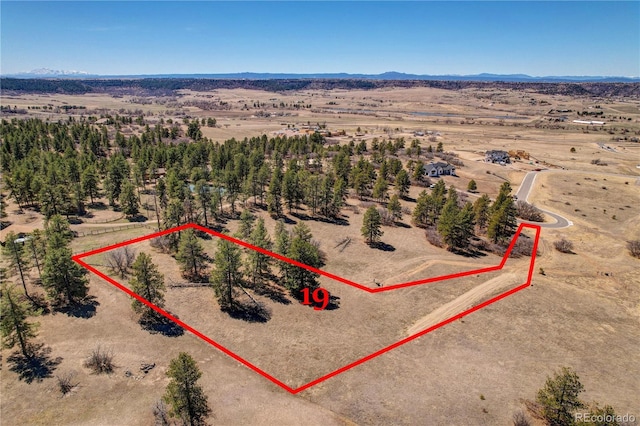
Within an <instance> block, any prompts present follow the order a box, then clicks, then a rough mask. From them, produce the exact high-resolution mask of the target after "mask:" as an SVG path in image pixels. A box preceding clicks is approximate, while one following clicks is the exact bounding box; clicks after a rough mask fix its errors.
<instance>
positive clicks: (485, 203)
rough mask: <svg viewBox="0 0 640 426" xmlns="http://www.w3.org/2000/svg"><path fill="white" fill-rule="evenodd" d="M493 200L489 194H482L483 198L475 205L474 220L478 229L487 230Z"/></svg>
mask: <svg viewBox="0 0 640 426" xmlns="http://www.w3.org/2000/svg"><path fill="white" fill-rule="evenodd" d="M490 203H491V200H490V199H489V196H488V195H487V194H482V197H480V198H478V199H477V200H476V201H475V203H473V214H474V220H475V223H476V225H477V226H478V229H480V230H482V229H485V228H486V226H487V221H488V220H489V204H490Z"/></svg>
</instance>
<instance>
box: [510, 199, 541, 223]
mask: <svg viewBox="0 0 640 426" xmlns="http://www.w3.org/2000/svg"><path fill="white" fill-rule="evenodd" d="M516 210H517V215H518V217H521V218H522V219H525V220H530V221H532V222H544V215H543V214H542V212H541V211H540V209H538V208H537V207H536V206H534V205H533V204H529V203H527V202H526V201H522V200H520V201H518V202H517V203H516Z"/></svg>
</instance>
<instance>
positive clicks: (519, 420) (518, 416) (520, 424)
mask: <svg viewBox="0 0 640 426" xmlns="http://www.w3.org/2000/svg"><path fill="white" fill-rule="evenodd" d="M530 425H531V422H530V421H529V418H528V417H527V415H526V414H524V413H523V412H522V410H519V411H516V412H515V413H513V426H530Z"/></svg>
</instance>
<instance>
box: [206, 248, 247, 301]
mask: <svg viewBox="0 0 640 426" xmlns="http://www.w3.org/2000/svg"><path fill="white" fill-rule="evenodd" d="M241 266H242V262H241V259H240V248H238V246H237V245H236V244H235V243H232V242H230V241H227V240H225V239H224V238H220V239H219V240H218V244H217V251H216V254H215V256H214V261H213V270H212V271H211V276H210V277H209V282H210V283H211V286H212V287H213V289H214V291H215V294H216V297H217V298H218V302H219V303H220V307H221V308H222V309H231V308H232V307H233V288H234V287H238V286H240V285H241V284H242V272H241V270H240V267H241Z"/></svg>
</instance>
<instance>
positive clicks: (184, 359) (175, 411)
mask: <svg viewBox="0 0 640 426" xmlns="http://www.w3.org/2000/svg"><path fill="white" fill-rule="evenodd" d="M166 374H167V377H169V379H171V380H170V382H169V384H168V385H167V389H166V391H165V394H164V396H163V397H162V399H163V400H164V402H166V403H167V405H169V407H170V408H171V409H170V415H171V416H172V417H176V418H179V419H181V420H182V422H183V424H185V425H190V426H200V425H204V424H206V421H205V420H206V417H207V416H208V415H209V413H211V409H210V408H209V403H208V401H207V396H206V395H205V394H204V391H203V390H202V387H201V386H200V385H199V384H198V379H200V377H202V373H201V372H200V369H198V366H197V364H196V362H195V360H194V359H193V358H192V357H191V356H190V355H189V354H187V353H185V352H181V353H180V354H179V355H178V357H177V358H174V359H172V360H171V363H170V364H169V369H168V370H167V373H166Z"/></svg>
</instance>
